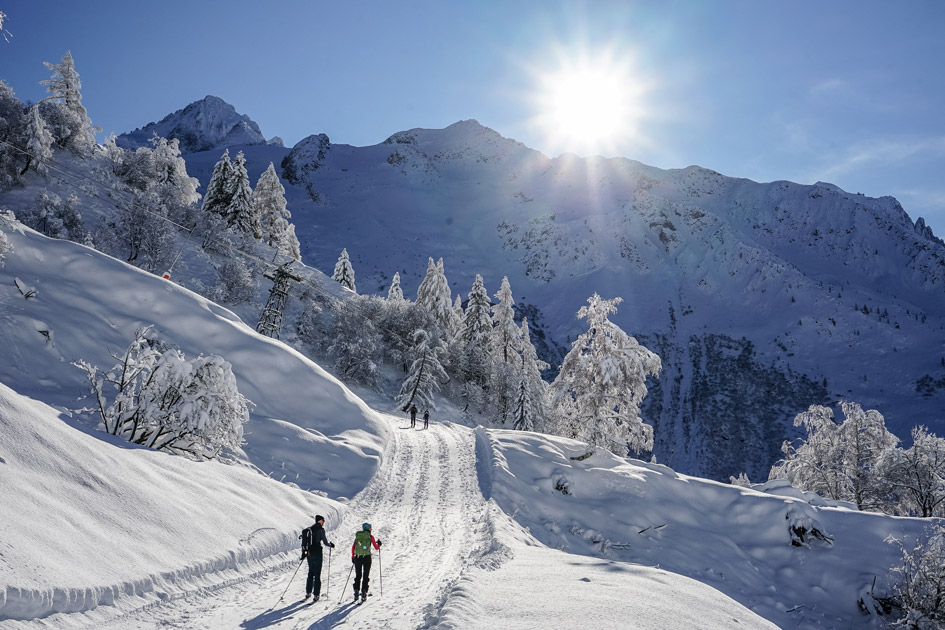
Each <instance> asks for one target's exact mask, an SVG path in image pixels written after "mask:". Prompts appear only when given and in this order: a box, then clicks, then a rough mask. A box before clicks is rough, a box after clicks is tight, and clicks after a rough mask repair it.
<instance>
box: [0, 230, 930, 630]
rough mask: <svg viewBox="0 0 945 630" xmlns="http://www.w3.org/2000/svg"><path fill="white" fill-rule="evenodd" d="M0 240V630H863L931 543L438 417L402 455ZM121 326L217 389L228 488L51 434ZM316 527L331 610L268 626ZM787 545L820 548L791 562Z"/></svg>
mask: <svg viewBox="0 0 945 630" xmlns="http://www.w3.org/2000/svg"><path fill="white" fill-rule="evenodd" d="M2 229H3V230H4V232H5V233H6V235H7V237H8V239H9V242H10V244H11V245H12V250H13V251H12V252H10V253H9V254H7V256H6V257H5V261H4V266H3V267H2V268H0V347H2V348H4V359H5V360H4V361H3V363H2V365H0V502H2V503H3V505H4V509H3V510H2V511H0V568H2V570H0V594H2V595H0V625H3V627H10V628H16V629H23V628H30V629H34V628H57V629H62V628H79V627H97V628H98V627H114V628H128V627H135V628H142V629H144V628H159V627H170V626H175V627H201V628H209V629H211V630H215V629H221V630H222V629H223V628H234V627H246V628H264V627H265V628H310V627H328V626H331V627H352V628H354V627H381V628H397V627H418V626H419V627H430V628H436V627H440V628H450V627H475V628H493V627H507V628H514V629H518V628H522V629H524V628H532V627H535V626H536V624H538V625H542V626H543V625H550V624H556V623H559V622H561V621H565V620H567V621H569V622H570V623H572V625H573V624H576V623H578V622H579V621H580V620H585V621H587V622H590V623H593V624H594V625H595V626H596V627H600V628H624V627H628V625H629V626H633V627H641V628H665V627H711V628H745V627H748V628H770V627H772V626H771V624H772V623H773V624H776V625H778V626H781V627H784V626H787V627H800V628H850V627H862V628H869V627H875V626H876V625H877V623H878V621H877V620H876V619H875V617H873V616H866V615H865V614H863V613H861V612H860V610H859V608H858V606H857V599H859V598H861V597H864V596H865V595H866V594H867V593H868V592H869V590H870V588H872V583H873V582H872V580H873V577H874V576H876V577H877V578H878V579H877V582H876V589H879V590H877V591H876V593H877V594H885V592H883V591H882V589H885V588H887V587H888V585H887V582H886V577H887V570H888V568H889V567H890V566H892V565H893V564H894V561H895V553H894V552H893V548H892V547H891V546H889V545H887V544H885V543H884V542H882V541H883V539H884V538H885V537H886V536H888V535H895V536H898V537H902V538H903V539H904V540H905V541H906V542H907V544H908V543H909V542H910V541H912V540H914V539H915V538H916V537H918V536H919V535H921V533H922V530H923V529H924V527H925V526H926V525H927V524H928V523H927V522H925V521H922V520H919V519H902V518H893V517H887V516H883V515H876V514H861V513H857V512H854V511H852V510H849V509H847V508H844V507H842V506H841V507H828V506H826V505H825V504H824V502H822V501H818V502H816V503H817V504H816V505H812V504H811V503H809V502H807V501H804V500H801V499H800V498H792V497H790V496H787V497H784V496H771V495H769V494H763V493H760V492H757V491H753V490H747V489H740V488H736V487H732V486H726V485H723V484H718V483H714V482H709V481H704V480H699V479H694V478H691V477H686V476H683V475H678V474H676V473H674V472H673V471H671V470H670V469H668V468H666V467H665V466H658V465H652V464H645V463H643V462H639V461H633V460H625V459H622V458H616V457H613V456H610V455H606V454H598V455H595V456H594V457H592V458H590V459H587V460H585V461H583V462H580V463H575V462H574V461H572V460H570V459H569V456H571V455H575V454H577V453H579V452H583V448H582V447H580V446H579V445H577V444H576V443H573V442H571V441H568V440H563V439H559V438H551V437H547V436H541V435H537V434H526V433H519V432H508V431H500V430H486V429H479V430H473V429H469V428H467V427H464V426H461V425H459V424H457V425H454V424H450V423H448V422H446V421H448V420H459V419H460V418H459V417H458V414H457V417H455V418H453V417H451V416H446V417H443V418H436V419H435V421H434V424H433V425H432V427H431V429H430V430H429V431H409V430H405V429H404V428H403V427H404V425H403V424H402V423H403V419H401V418H395V417H391V416H384V415H381V414H378V413H376V412H374V411H372V410H370V409H369V408H368V407H367V406H366V405H365V404H364V403H363V402H362V401H361V400H359V399H358V398H357V397H355V396H354V395H353V394H352V393H351V392H350V391H348V390H347V389H346V388H345V387H344V386H343V385H341V384H340V383H338V382H337V381H336V380H334V379H333V378H331V377H330V376H328V375H326V374H325V373H324V372H323V371H322V370H321V368H319V367H318V366H317V365H315V364H313V363H311V362H310V361H308V360H307V359H305V358H304V357H302V356H301V355H299V354H298V353H296V352H294V351H293V350H291V349H290V348H288V347H287V346H285V345H284V344H281V343H278V342H275V341H273V340H271V339H267V338H263V337H260V336H259V335H257V334H256V333H255V332H253V331H252V330H251V329H250V328H249V327H247V326H246V325H245V324H243V323H242V322H241V321H240V320H239V318H238V317H237V316H236V315H235V314H234V313H233V312H231V311H228V310H226V309H223V308H221V307H219V306H218V305H216V304H214V303H212V302H208V301H207V300H205V299H203V298H200V297H199V296H197V295H195V294H193V293H191V292H189V291H187V290H186V289H183V288H181V287H179V286H176V285H174V284H172V283H169V282H166V281H164V280H162V279H161V278H158V277H155V276H153V275H149V274H146V273H143V272H141V271H140V270H137V269H135V268H132V267H130V266H128V265H125V264H123V263H121V262H119V261H116V260H114V259H111V258H109V257H107V256H104V255H102V254H100V253H98V252H95V251H93V250H91V249H88V248H86V247H83V246H81V245H77V244H74V243H70V242H66V241H57V240H52V239H48V238H45V237H43V236H40V235H39V234H37V233H35V232H33V231H31V230H28V229H24V228H20V227H17V225H16V224H13V223H4V225H3V228H2ZM27 296H29V297H27ZM142 324H154V325H155V326H156V328H157V330H158V331H159V332H160V334H161V336H162V338H164V339H165V340H166V341H168V342H171V343H175V344H177V345H179V346H180V347H181V349H182V350H183V351H184V352H185V353H186V354H187V355H188V356H196V355H197V354H198V353H204V354H209V353H215V354H220V355H221V356H223V357H224V358H226V359H227V360H228V361H230V362H231V363H232V364H233V369H234V373H235V374H236V377H237V381H238V385H239V387H240V390H241V391H242V392H243V393H244V394H245V395H247V396H248V397H249V398H251V399H252V400H253V401H254V403H255V404H256V407H255V409H254V411H253V415H252V418H251V420H250V422H249V423H248V424H247V425H246V442H247V443H246V445H245V447H244V448H243V449H242V451H240V452H236V453H233V454H231V455H230V456H229V458H228V459H229V460H230V462H231V463H230V464H228V465H227V464H223V463H216V462H203V463H195V462H190V461H187V460H184V459H183V458H180V457H174V456H170V455H167V454H164V453H158V452H154V451H150V450H147V449H143V448H139V447H135V446H132V445H129V444H127V443H125V442H121V441H116V440H115V439H113V438H111V437H110V436H108V435H107V434H105V433H103V432H102V431H100V430H99V429H98V428H96V425H95V423H94V421H92V420H91V419H90V416H88V415H86V414H84V413H81V412H71V413H70V412H68V410H69V409H75V408H76V407H78V406H80V405H81V404H82V403H81V402H78V401H77V400H76V398H78V397H79V396H81V394H82V392H83V391H84V389H85V383H84V382H83V377H82V373H81V372H80V371H79V370H77V369H76V368H74V367H73V366H72V365H70V362H71V361H72V360H76V359H79V358H81V359H85V360H87V361H90V362H92V363H96V364H98V365H101V366H104V367H107V366H109V365H111V357H110V356H109V353H111V352H117V351H120V350H121V349H123V348H124V347H125V345H127V342H128V340H129V339H130V337H131V335H132V333H133V331H134V329H135V328H136V327H138V326H139V325H142ZM260 471H261V472H263V473H265V474H259V472H260ZM279 480H284V482H286V483H278V481H279ZM773 490H774V491H776V492H780V493H782V494H791V493H790V492H785V490H786V489H784V488H782V487H776V488H774V489H773ZM315 512H318V513H321V514H324V515H326V516H327V517H328V520H329V538H330V539H331V540H333V541H335V542H336V543H338V548H337V549H335V550H334V563H333V564H332V565H331V568H330V569H329V568H328V567H326V569H325V587H326V589H328V588H330V589H331V590H330V591H329V593H330V595H331V596H330V597H328V598H326V599H325V600H324V601H322V602H320V603H319V604H318V606H312V607H307V608H303V607H301V606H299V604H298V603H297V599H296V598H299V597H300V596H301V592H302V589H303V586H302V583H301V580H300V579H299V578H296V581H295V584H294V586H293V587H292V588H293V590H292V591H291V593H290V594H289V596H288V597H289V598H290V599H288V600H287V602H279V600H278V598H279V596H280V594H281V593H282V592H283V591H284V590H285V588H286V586H288V585H289V581H290V577H291V574H292V571H294V568H295V567H297V566H298V556H297V555H296V552H295V547H296V545H297V539H296V538H295V536H296V535H297V530H298V529H299V528H301V527H302V526H304V525H307V524H308V523H309V522H310V520H311V518H312V515H313V513H315ZM364 520H368V521H372V522H373V523H374V528H375V529H374V531H375V533H376V534H377V535H378V536H379V537H380V538H382V539H383V540H384V543H385V544H384V547H383V560H382V559H381V557H380V556H378V557H377V559H376V560H377V568H376V571H377V573H376V574H375V581H374V587H373V588H372V592H374V593H375V597H374V598H372V600H371V601H369V602H368V604H366V605H365V606H364V607H361V608H354V607H351V606H350V605H347V606H339V605H338V604H337V602H338V600H339V599H340V598H341V597H340V595H341V594H340V589H341V588H343V587H344V585H345V582H346V578H347V576H348V574H349V570H350V563H349V562H347V557H346V556H347V553H349V552H348V548H347V545H348V544H350V540H351V536H352V534H353V532H354V531H355V530H356V529H357V528H358V527H359V526H360V523H361V522H362V521H364ZM792 524H795V525H804V526H808V527H809V526H812V525H813V526H817V527H819V528H821V529H823V530H824V531H825V532H826V533H827V534H829V535H831V536H833V543H832V544H825V543H818V542H813V543H810V547H809V548H807V547H794V546H792V545H791V536H790V533H789V530H788V527H789V526H790V525H792ZM572 554H577V555H572ZM329 584H330V586H329ZM348 588H349V589H350V585H349V586H348ZM349 592H350V591H349ZM628 596H632V597H631V598H630V599H628ZM19 620H24V621H19Z"/></svg>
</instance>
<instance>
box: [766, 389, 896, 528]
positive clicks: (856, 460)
mask: <svg viewBox="0 0 945 630" xmlns="http://www.w3.org/2000/svg"><path fill="white" fill-rule="evenodd" d="M841 408H842V409H843V415H844V421H843V422H842V423H840V424H838V423H836V422H834V419H833V411H832V410H831V409H829V408H827V407H823V406H821V405H811V406H810V408H809V409H808V410H807V411H806V412H804V413H800V414H798V415H797V417H796V418H795V419H794V426H803V427H804V428H805V429H807V439H806V440H802V441H801V444H800V445H799V446H798V447H797V448H794V447H793V446H792V445H791V444H790V443H788V442H785V444H784V446H783V447H782V450H783V451H784V455H785V457H784V459H783V460H781V461H780V462H778V463H777V464H775V465H774V466H773V467H772V468H771V472H770V473H769V475H768V479H787V480H788V481H790V482H791V485H793V486H794V487H795V488H798V489H800V490H808V491H811V492H816V493H817V494H819V495H820V496H822V497H827V498H830V499H836V500H838V501H849V502H851V503H854V504H856V506H857V508H858V509H860V510H880V509H882V508H883V507H884V506H885V505H886V503H887V500H888V494H889V486H888V483H887V480H886V477H885V471H886V466H884V465H883V462H884V461H886V459H887V458H888V456H889V452H890V451H891V449H894V448H895V447H896V444H897V443H898V442H899V439H898V438H897V437H896V436H894V435H893V434H891V433H889V432H888V431H887V430H886V425H885V421H884V419H883V416H882V414H880V413H879V412H878V411H876V410H874V409H871V410H869V411H864V410H863V409H862V408H861V407H860V406H859V405H858V404H856V403H852V402H844V403H841Z"/></svg>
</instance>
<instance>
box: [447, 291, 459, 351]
mask: <svg viewBox="0 0 945 630" xmlns="http://www.w3.org/2000/svg"><path fill="white" fill-rule="evenodd" d="M462 332H463V298H462V296H460V295H459V294H457V295H456V300H455V301H454V302H453V315H452V316H451V317H450V326H449V329H447V331H446V335H447V337H446V338H447V340H449V342H450V343H453V342H455V341H457V340H458V339H459V338H460V334H461V333H462Z"/></svg>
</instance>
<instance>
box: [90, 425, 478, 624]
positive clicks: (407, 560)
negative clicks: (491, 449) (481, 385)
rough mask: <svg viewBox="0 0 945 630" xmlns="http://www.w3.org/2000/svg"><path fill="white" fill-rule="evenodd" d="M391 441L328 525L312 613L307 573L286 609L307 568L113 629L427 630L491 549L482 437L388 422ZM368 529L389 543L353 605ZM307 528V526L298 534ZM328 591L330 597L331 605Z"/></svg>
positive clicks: (163, 608)
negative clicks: (479, 465) (356, 555)
mask: <svg viewBox="0 0 945 630" xmlns="http://www.w3.org/2000/svg"><path fill="white" fill-rule="evenodd" d="M388 419H389V421H390V422H391V423H392V427H396V428H393V429H392V431H391V436H392V437H391V440H390V442H389V444H388V445H387V448H386V451H385V454H384V461H383V463H382V465H381V467H380V468H379V470H378V472H377V474H376V475H375V477H374V478H373V479H372V481H371V483H370V484H369V485H368V486H367V487H366V488H365V489H364V490H363V491H362V492H360V493H359V494H358V495H357V496H356V497H354V499H353V500H352V501H351V503H350V504H349V508H348V509H347V511H346V513H345V516H344V518H343V520H342V522H340V523H330V522H329V523H326V525H327V529H328V531H327V536H328V539H329V540H330V541H332V542H334V543H335V545H336V547H335V549H334V550H332V552H331V571H330V574H329V571H328V559H329V553H328V550H327V549H326V550H325V555H324V562H325V568H324V570H323V572H322V599H321V601H319V602H316V603H314V604H312V605H303V604H302V603H301V599H302V597H303V596H304V593H305V574H306V570H307V564H304V565H303V566H302V568H301V569H300V570H299V572H298V575H296V577H295V579H294V580H293V581H292V584H291V586H290V588H289V591H288V593H286V595H285V598H284V600H283V601H281V602H280V601H278V600H279V596H280V594H281V593H282V592H283V590H284V589H285V588H286V585H287V584H288V583H289V579H290V577H291V575H292V572H293V571H294V570H295V566H298V562H295V563H294V564H293V566H291V567H289V568H286V567H285V566H284V564H283V565H281V566H280V567H278V568H277V569H274V570H272V571H270V572H268V573H266V574H264V575H262V576H260V577H257V578H254V579H245V580H237V581H236V582H235V583H234V584H232V585H230V586H227V587H224V588H216V589H213V590H212V591H208V592H204V593H201V594H197V595H191V596H189V597H186V598H183V599H181V600H177V601H173V602H169V603H167V604H162V605H156V606H148V607H147V608H146V609H142V610H138V611H136V612H133V613H130V614H127V615H123V616H121V617H118V618H114V619H111V620H110V621H109V622H108V623H107V624H106V625H105V627H108V628H140V629H150V628H248V629H260V628H278V629H286V630H288V629H303V628H305V629H308V628H313V629H314V628H365V629H367V628H422V627H430V626H431V625H436V623H437V618H438V616H439V614H440V609H441V608H442V607H443V605H444V604H445V603H446V601H447V600H448V595H449V593H450V591H451V589H452V588H453V587H454V585H455V584H456V583H457V581H458V580H459V579H460V577H461V576H462V575H463V574H464V572H465V569H466V568H467V567H468V566H470V565H471V564H474V563H475V562H476V561H477V560H478V559H479V558H480V557H481V556H482V554H483V553H484V551H485V550H487V549H489V548H490V547H491V545H492V533H491V525H490V523H489V521H488V518H489V517H488V514H489V513H490V512H491V510H489V509H488V508H487V504H486V501H485V500H484V499H483V496H482V493H481V492H480V490H479V485H478V479H477V474H476V448H475V434H474V432H473V431H472V430H471V429H469V428H468V427H463V426H457V425H452V424H436V425H431V427H430V428H429V429H427V430H422V429H409V428H403V427H404V425H405V422H404V420H402V419H398V418H396V417H393V416H389V417H388ZM364 521H369V522H370V523H371V524H372V527H373V533H374V535H375V538H377V539H380V540H381V541H382V543H383V544H382V547H381V551H380V553H378V552H376V551H375V552H374V558H373V566H372V569H371V583H370V584H371V587H370V592H371V596H370V597H369V598H368V600H367V602H366V603H365V604H363V605H360V606H355V605H354V604H353V603H352V582H353V579H354V578H353V575H352V576H351V578H350V580H348V581H347V589H346V590H345V593H344V599H343V600H342V598H341V593H342V589H343V588H344V587H345V583H346V580H347V578H348V577H349V574H350V573H351V566H352V565H351V545H352V543H353V541H354V534H355V532H356V531H357V530H359V529H360V528H361V524H362V522H364ZM305 525H307V524H306V523H299V527H300V528H301V527H302V526H305ZM326 587H327V588H328V593H327V596H326V595H325V590H326Z"/></svg>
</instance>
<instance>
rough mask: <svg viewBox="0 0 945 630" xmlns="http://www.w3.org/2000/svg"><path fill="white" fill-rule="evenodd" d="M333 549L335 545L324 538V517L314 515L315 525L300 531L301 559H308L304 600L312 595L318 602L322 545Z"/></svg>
mask: <svg viewBox="0 0 945 630" xmlns="http://www.w3.org/2000/svg"><path fill="white" fill-rule="evenodd" d="M323 544H324V545H325V546H326V547H331V548H332V549H334V547H335V543H331V542H328V538H326V537H325V517H324V516H322V515H320V514H316V515H315V524H314V525H312V526H311V527H307V528H305V529H303V530H302V557H303V558H308V579H307V580H306V581H305V599H306V600H307V599H308V598H309V597H311V596H312V594H313V593H314V595H315V599H314V600H312V601H316V602H317V601H318V597H319V595H321V592H322V545H323Z"/></svg>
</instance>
